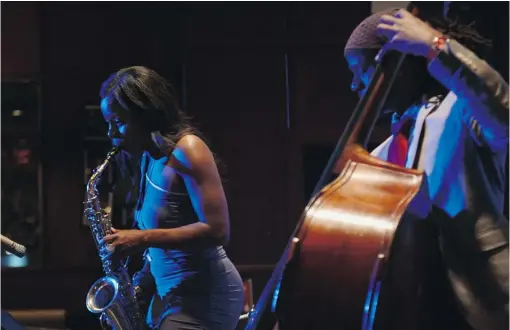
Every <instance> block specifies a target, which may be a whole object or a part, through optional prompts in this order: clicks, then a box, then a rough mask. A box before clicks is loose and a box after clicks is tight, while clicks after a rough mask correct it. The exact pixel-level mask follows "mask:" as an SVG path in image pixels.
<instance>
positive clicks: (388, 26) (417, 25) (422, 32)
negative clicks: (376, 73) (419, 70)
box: [377, 9, 441, 59]
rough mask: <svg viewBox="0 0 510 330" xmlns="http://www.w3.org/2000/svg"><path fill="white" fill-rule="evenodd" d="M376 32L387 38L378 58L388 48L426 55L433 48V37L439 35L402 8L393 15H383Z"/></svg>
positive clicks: (379, 57) (380, 57) (439, 34)
mask: <svg viewBox="0 0 510 330" xmlns="http://www.w3.org/2000/svg"><path fill="white" fill-rule="evenodd" d="M377 33H378V34H380V35H382V36H384V37H386V38H387V39H388V40H389V41H388V42H387V43H386V44H385V45H384V46H383V49H381V52H380V53H379V55H378V56H377V57H378V59H382V56H384V54H385V53H386V52H387V51H388V50H396V51H399V52H401V53H405V54H412V55H416V56H427V55H428V53H429V52H430V50H431V49H432V48H433V40H434V38H435V37H439V36H441V33H440V32H439V31H437V30H434V29H433V28H432V27H431V26H430V25H428V24H427V23H425V22H423V21H421V20H420V19H418V18H416V17H415V16H413V15H412V14H411V13H409V12H408V11H406V10H403V9H401V10H399V11H398V12H397V13H396V14H395V15H394V16H390V15H383V16H382V17H381V22H380V23H379V25H378V26H377Z"/></svg>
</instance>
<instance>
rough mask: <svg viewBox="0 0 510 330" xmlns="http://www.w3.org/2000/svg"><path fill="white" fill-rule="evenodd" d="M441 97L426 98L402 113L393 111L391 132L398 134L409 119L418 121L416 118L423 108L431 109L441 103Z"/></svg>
mask: <svg viewBox="0 0 510 330" xmlns="http://www.w3.org/2000/svg"><path fill="white" fill-rule="evenodd" d="M441 99H442V97H441V96H434V97H432V98H430V99H428V100H424V101H422V102H420V103H417V104H415V105H413V106H411V107H409V108H408V109H407V110H406V111H404V113H402V114H399V113H397V112H395V113H393V115H392V117H391V134H392V135H396V134H398V133H399V132H400V130H401V129H402V126H403V125H404V124H405V123H407V122H408V121H409V120H411V121H413V122H414V121H416V118H417V117H418V114H419V113H420V111H421V110H429V109H430V108H432V107H436V106H437V105H438V104H439V103H441Z"/></svg>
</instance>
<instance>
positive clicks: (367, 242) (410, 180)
mask: <svg viewBox="0 0 510 330" xmlns="http://www.w3.org/2000/svg"><path fill="white" fill-rule="evenodd" d="M339 163H341V164H340V166H339V167H341V168H342V171H341V173H340V174H339V176H338V177H337V178H336V179H335V180H334V181H332V182H331V183H330V184H328V185H326V186H325V187H324V188H323V189H322V190H321V191H320V192H319V194H317V195H316V197H315V198H314V199H313V200H312V201H311V202H310V203H309V205H308V207H307V209H306V210H305V212H304V213H303V219H302V225H301V226H300V228H299V230H298V231H297V234H296V235H295V237H294V240H293V241H294V242H295V244H296V247H295V248H294V252H293V255H292V256H290V262H289V263H288V264H287V266H286V268H285V271H284V273H283V278H282V282H281V287H280V289H279V291H278V292H277V294H278V296H277V297H274V298H277V299H278V300H277V301H278V305H277V310H276V313H277V315H278V321H279V329H280V330H282V329H284V330H287V329H293V330H300V329H322V330H326V329H337V330H342V329H344V330H351V329H352V330H354V329H363V330H369V329H388V324H387V323H385V320H386V319H387V318H388V313H399V312H403V311H395V310H393V311H389V310H388V308H389V307H390V305H389V299H395V292H392V289H391V288H389V286H388V281H389V278H390V277H391V276H392V274H391V271H389V267H388V261H389V260H390V259H391V257H392V245H393V244H394V239H395V237H396V236H398V235H412V232H413V231H412V228H402V227H403V225H402V223H401V220H402V218H403V216H404V214H406V215H409V214H411V213H410V210H411V209H413V208H414V209H416V211H417V212H418V213H419V211H420V209H423V212H426V211H425V210H426V208H427V206H426V204H424V205H423V207H422V208H420V207H418V206H419V205H420V202H421V200H420V196H422V193H423V194H424V195H426V194H425V193H424V192H425V191H426V180H425V179H424V177H423V174H422V173H421V172H418V171H415V170H410V169H405V168H400V167H397V166H394V165H392V164H389V163H386V162H383V161H380V160H378V159H375V158H374V157H371V156H370V155H368V153H367V152H366V151H365V150H364V149H362V148H361V147H359V146H357V145H349V146H348V147H347V148H346V149H345V152H344V154H343V156H342V158H341V159H340V161H339ZM367 182H370V184H369V185H367ZM416 215H417V216H419V214H416ZM406 226H407V225H406ZM410 229H411V230H410ZM407 238H408V239H410V237H407ZM399 248H405V247H403V246H400V247H399ZM409 262H412V260H409ZM392 271H393V272H394V273H397V272H398V271H399V270H398V269H392ZM408 280H409V279H408ZM411 282H412V281H411ZM402 285H404V283H402ZM383 289H384V290H386V291H384V290H383ZM406 289H412V288H406ZM381 290H383V292H381ZM407 296H408V297H409V298H410V301H409V302H408V303H409V304H414V303H416V296H413V295H412V293H410V294H408V295H407ZM413 298H414V299H413ZM401 303H402V302H401ZM406 303H407V302H406ZM378 307H379V308H378ZM381 308H384V309H381ZM378 309H380V310H378ZM384 314H386V315H384ZM406 317H409V318H410V319H412V318H413V316H412V315H407V316H406ZM409 326H410V325H409ZM390 329H395V328H390ZM407 330H412V328H407Z"/></svg>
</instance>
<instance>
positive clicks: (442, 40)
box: [427, 35, 450, 61]
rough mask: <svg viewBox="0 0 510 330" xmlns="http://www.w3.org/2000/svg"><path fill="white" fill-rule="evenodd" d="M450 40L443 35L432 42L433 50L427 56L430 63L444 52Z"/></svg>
mask: <svg viewBox="0 0 510 330" xmlns="http://www.w3.org/2000/svg"><path fill="white" fill-rule="evenodd" d="M449 40H450V39H449V38H448V37H447V36H445V35H441V36H437V37H434V39H433V40H432V49H431V50H430V51H429V53H428V54H427V59H428V60H429V61H431V60H433V59H434V58H436V56H437V54H438V53H439V52H440V51H441V50H443V48H444V46H445V44H446V43H447V42H448V41H449Z"/></svg>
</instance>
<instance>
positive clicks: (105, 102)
mask: <svg viewBox="0 0 510 330" xmlns="http://www.w3.org/2000/svg"><path fill="white" fill-rule="evenodd" d="M100 96H101V111H102V114H103V117H104V119H105V121H106V122H107V123H108V126H109V130H108V136H109V138H110V139H111V140H112V143H113V145H114V146H118V147H121V148H122V150H123V151H124V152H126V153H128V154H129V155H130V156H131V157H137V158H139V159H140V162H141V163H140V165H141V166H140V168H141V173H140V174H141V175H140V191H139V196H138V201H137V206H136V209H135V212H134V218H135V222H136V225H137V227H138V229H133V230H116V229H113V230H112V231H113V233H112V234H110V235H107V236H105V237H104V239H103V241H104V243H107V244H109V246H110V247H112V248H114V249H115V251H116V253H117V252H123V251H125V250H129V249H132V248H136V249H139V248H143V249H146V254H147V258H146V264H145V266H144V267H143V269H142V270H141V271H140V272H138V273H137V274H136V276H135V279H134V285H140V286H143V283H144V282H147V280H148V279H150V278H153V279H154V283H155V287H156V292H155V294H154V295H153V297H152V301H151V303H150V307H149V312H148V315H147V323H148V325H149V326H150V327H152V328H159V329H161V330H172V329H182V328H183V327H186V329H221V330H229V329H231V330H233V329H235V327H236V325H237V322H238V319H239V316H240V315H241V312H242V308H243V284H242V280H241V277H240V276H239V273H238V272H237V270H236V268H235V267H234V265H233V264H232V262H231V261H230V260H229V259H228V257H227V255H226V253H225V251H224V249H223V245H225V244H227V243H228V241H229V214H228V206H227V200H226V198H225V193H224V190H223V186H222V183H221V179H220V175H219V173H218V169H217V166H216V162H215V159H214V156H213V154H212V152H211V151H210V149H209V148H208V146H207V144H206V143H205V142H204V140H203V139H202V138H201V137H200V134H199V132H198V131H197V130H196V129H195V128H193V127H192V126H191V125H190V124H189V123H188V121H187V120H186V117H185V115H184V113H183V111H182V110H181V109H180V108H179V106H178V103H177V101H176V98H175V96H174V94H173V89H172V87H171V85H170V84H169V83H168V82H167V81H166V80H165V79H164V78H162V77H161V76H160V75H158V74H157V73H156V72H154V71H153V70H150V69H148V68H145V67H140V66H137V67H129V68H125V69H122V70H120V71H118V72H116V73H114V74H112V75H111V76H110V77H109V78H108V79H107V80H106V81H105V82H104V83H103V85H102V87H101V92H100ZM149 260H150V262H149ZM148 282H150V280H149V281H148Z"/></svg>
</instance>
